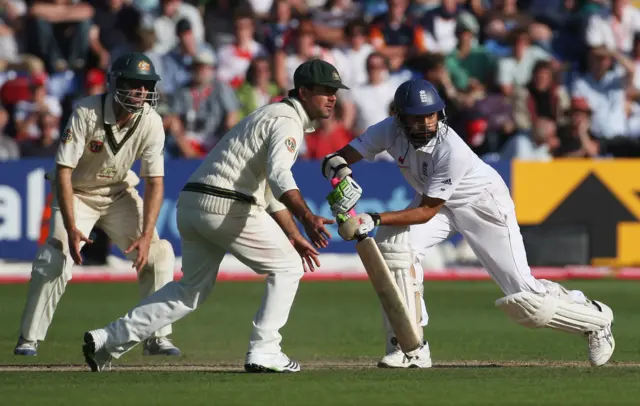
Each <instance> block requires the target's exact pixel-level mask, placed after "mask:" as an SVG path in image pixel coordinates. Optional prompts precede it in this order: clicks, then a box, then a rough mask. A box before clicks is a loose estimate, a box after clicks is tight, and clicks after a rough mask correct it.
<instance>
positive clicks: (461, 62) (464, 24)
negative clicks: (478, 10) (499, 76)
mask: <svg viewBox="0 0 640 406" xmlns="http://www.w3.org/2000/svg"><path fill="white" fill-rule="evenodd" d="M478 33H479V27H478V24H477V22H475V21H474V20H471V21H470V20H468V19H466V18H459V19H458V21H457V24H456V36H457V38H458V39H457V41H458V42H457V45H456V49H455V50H454V51H453V52H451V53H450V54H449V55H448V56H447V59H446V68H447V71H448V72H449V75H450V76H451V81H452V82H453V84H454V86H455V87H456V89H458V90H461V91H468V92H479V91H480V92H484V91H485V89H486V87H487V86H489V85H490V84H492V82H493V81H494V76H495V72H496V68H497V60H496V58H495V57H494V56H493V55H492V54H491V53H489V52H488V51H487V50H486V49H485V48H484V47H483V46H482V45H479V44H477V42H478V40H477V35H478Z"/></svg>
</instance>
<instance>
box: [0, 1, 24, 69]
mask: <svg viewBox="0 0 640 406" xmlns="http://www.w3.org/2000/svg"><path fill="white" fill-rule="evenodd" d="M0 4H2V7H1V8H2V9H1V10H0V61H7V62H17V61H18V56H19V43H18V38H19V35H20V29H21V25H22V24H21V22H22V18H23V17H24V14H25V13H26V11H27V6H26V4H25V2H24V1H23V0H2V1H1V2H0Z"/></svg>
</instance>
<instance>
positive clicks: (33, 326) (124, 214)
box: [20, 188, 174, 341]
mask: <svg viewBox="0 0 640 406" xmlns="http://www.w3.org/2000/svg"><path fill="white" fill-rule="evenodd" d="M73 212H74V217H75V221H76V227H77V228H78V229H79V230H80V231H81V232H82V234H84V235H85V236H87V237H89V233H90V232H91V230H92V229H93V227H94V225H97V226H98V227H100V228H101V229H102V230H103V231H104V232H105V233H106V234H107V235H108V236H109V238H110V239H111V240H112V241H113V242H114V243H115V244H116V245H117V246H118V248H120V250H122V251H124V250H126V249H127V248H129V245H131V243H132V242H133V241H135V240H136V239H137V238H138V237H139V236H140V233H141V232H142V224H143V215H142V212H143V202H142V199H141V198H140V196H139V195H138V192H137V191H136V189H134V188H130V189H128V190H124V191H122V192H120V193H118V194H116V195H114V196H97V195H86V194H75V195H74V197H73ZM157 242H158V235H157V232H155V231H154V236H153V240H152V247H153V244H154V243H157ZM81 245H84V243H81ZM150 251H151V250H150ZM172 254H173V253H172ZM136 255H137V251H134V252H132V253H131V254H129V255H128V257H129V258H135V256H136ZM171 257H173V255H171ZM73 265H74V264H73V259H71V255H70V253H69V241H68V235H67V231H66V230H65V227H64V222H63V220H62V213H61V211H60V208H59V206H58V202H57V200H56V198H55V196H54V199H53V202H52V204H51V223H50V229H49V236H48V238H47V242H46V243H45V244H44V245H43V246H42V247H40V248H39V250H38V254H37V256H36V259H35V261H34V263H33V270H32V272H31V280H30V281H29V291H28V293H27V303H26V304H25V308H24V311H23V314H22V322H21V326H20V333H21V335H22V336H23V337H24V338H25V339H27V340H29V341H42V340H44V338H45V336H46V334H47V330H48V329H49V326H50V325H51V321H52V319H53V315H54V313H55V310H56V307H57V305H58V302H59V301H60V299H61V298H62V295H63V294H64V291H65V289H66V286H67V283H68V282H69V281H70V280H71V270H72V268H73ZM173 267H174V265H173V262H172V263H171V264H169V266H165V268H170V269H163V270H162V272H154V271H153V270H152V269H147V268H151V267H145V269H143V270H142V271H141V272H139V273H138V282H139V284H140V295H141V296H142V297H145V296H147V295H149V294H151V293H152V292H154V291H156V290H158V289H159V288H160V287H162V286H163V285H164V284H166V283H167V282H168V281H170V280H173ZM132 272H135V270H133V269H132ZM169 334H171V326H166V327H165V328H163V329H161V330H159V331H157V332H156V333H155V335H157V336H160V337H163V336H166V335H169Z"/></svg>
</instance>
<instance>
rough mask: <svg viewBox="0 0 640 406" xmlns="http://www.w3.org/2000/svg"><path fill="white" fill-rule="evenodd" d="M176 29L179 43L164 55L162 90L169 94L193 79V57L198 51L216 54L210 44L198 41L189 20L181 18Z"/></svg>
mask: <svg viewBox="0 0 640 406" xmlns="http://www.w3.org/2000/svg"><path fill="white" fill-rule="evenodd" d="M175 29H176V35H177V38H178V45H177V46H176V47H175V48H174V49H173V50H172V51H171V52H169V53H167V54H166V55H164V57H162V62H163V63H162V73H163V76H162V80H161V82H162V91H163V92H164V93H165V94H167V95H170V94H174V93H175V92H177V91H178V90H180V88H182V87H183V86H185V85H187V84H188V83H189V82H190V81H191V74H192V72H193V69H192V64H193V58H194V57H195V56H196V55H197V54H198V53H200V52H207V53H210V54H212V55H214V54H213V49H211V46H209V44H207V43H205V42H201V41H198V39H197V38H196V36H195V35H194V34H193V29H192V26H191V23H190V22H189V20H187V19H183V20H180V21H179V22H178V24H176V28H175ZM214 58H215V55H214Z"/></svg>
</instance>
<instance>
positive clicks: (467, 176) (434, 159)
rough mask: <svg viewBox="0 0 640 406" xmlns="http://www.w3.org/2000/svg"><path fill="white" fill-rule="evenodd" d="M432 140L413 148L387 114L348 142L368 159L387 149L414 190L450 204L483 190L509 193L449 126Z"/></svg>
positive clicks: (470, 198)
mask: <svg viewBox="0 0 640 406" xmlns="http://www.w3.org/2000/svg"><path fill="white" fill-rule="evenodd" d="M435 141H436V140H435V139H433V140H431V141H430V142H429V143H428V144H427V145H425V146H423V147H422V148H420V149H418V150H416V149H415V148H414V147H413V146H412V145H411V144H410V143H409V141H408V140H407V139H406V137H404V135H403V134H402V133H401V130H400V129H399V128H398V126H397V124H396V121H395V118H394V117H389V118H387V119H385V120H383V121H381V122H379V123H377V124H375V125H372V126H371V127H369V128H367V130H366V131H365V132H364V133H363V134H362V135H360V136H359V137H358V138H356V139H354V140H353V141H351V143H350V145H351V146H352V147H353V148H355V149H356V150H357V151H358V152H359V153H360V154H361V155H362V156H363V157H364V159H366V160H369V161H372V160H373V159H374V157H375V156H376V154H378V153H380V152H382V151H385V150H386V151H388V152H389V154H391V156H392V157H393V158H394V160H395V162H396V164H397V165H398V167H399V168H400V171H401V172H402V175H403V176H404V177H405V179H406V180H407V182H409V184H410V185H411V186H412V187H413V188H414V189H415V190H416V192H418V193H420V194H423V195H427V196H429V197H432V198H437V199H442V200H445V201H446V203H445V205H446V206H447V207H449V208H455V207H459V206H462V205H464V204H466V203H470V202H473V201H474V200H476V199H477V198H478V197H480V196H481V195H482V194H483V193H484V192H485V191H488V192H492V193H496V194H500V195H501V194H504V193H505V191H506V192H507V193H508V189H507V186H506V184H505V183H504V181H503V180H502V177H500V175H499V174H498V173H497V172H496V171H495V170H494V169H493V168H492V167H490V166H489V165H487V164H486V163H484V162H483V161H482V160H481V159H480V158H478V156H477V155H476V154H475V153H474V152H473V151H471V149H470V148H469V146H467V144H465V142H464V141H463V140H462V138H460V136H458V134H457V133H456V132H455V131H454V130H453V129H451V128H449V130H448V133H447V134H446V136H445V137H444V138H443V139H442V140H441V141H440V143H439V144H437V145H436V143H435Z"/></svg>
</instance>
